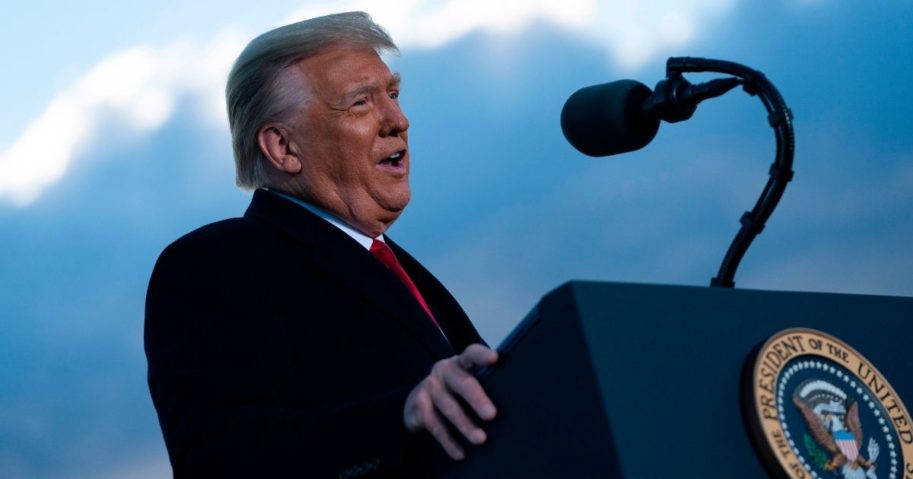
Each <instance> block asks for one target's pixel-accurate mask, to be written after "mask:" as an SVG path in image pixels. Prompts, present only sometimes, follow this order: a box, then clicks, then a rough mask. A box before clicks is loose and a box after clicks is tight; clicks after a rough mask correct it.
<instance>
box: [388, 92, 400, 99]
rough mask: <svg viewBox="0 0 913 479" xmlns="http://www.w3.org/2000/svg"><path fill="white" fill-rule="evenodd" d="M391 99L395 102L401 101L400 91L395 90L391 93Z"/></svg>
mask: <svg viewBox="0 0 913 479" xmlns="http://www.w3.org/2000/svg"><path fill="white" fill-rule="evenodd" d="M390 98H391V99H393V100H399V90H393V91H391V92H390Z"/></svg>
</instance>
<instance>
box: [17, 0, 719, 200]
mask: <svg viewBox="0 0 913 479" xmlns="http://www.w3.org/2000/svg"><path fill="white" fill-rule="evenodd" d="M734 1H735V0H684V1H676V0H652V1H644V2H630V1H627V0H613V1H603V2H600V1H597V0H564V1H562V2H553V1H542V0H537V1H530V0H500V1H491V0H459V1H457V0H449V1H436V2H430V1H425V0H402V1H399V2H387V3H384V5H383V8H378V7H377V4H376V2H368V1H366V0H350V1H342V2H339V1H323V2H312V3H310V4H309V5H308V6H306V7H304V8H302V9H300V10H298V11H296V12H295V13H294V14H292V15H291V16H290V17H288V18H287V19H286V22H290V21H296V20H301V19H304V18H310V17H313V16H317V15H322V14H326V13H330V12H338V11H345V10H365V11H368V12H370V13H372V15H373V16H374V18H375V20H376V21H377V22H378V23H380V24H381V25H384V26H385V27H387V28H388V29H389V30H390V31H391V33H392V34H393V36H394V38H395V39H396V40H397V42H398V43H399V44H400V45H401V47H402V48H404V49H410V48H420V49H432V48H437V47H440V46H442V45H444V44H446V43H448V42H452V41H454V40H456V39H458V38H460V37H462V36H464V35H466V34H467V33H470V32H472V31H476V30H486V31H493V32H501V33H510V32H515V31H518V30H521V29H522V28H524V27H526V26H528V25H529V24H530V23H531V22H533V21H543V22H549V23H551V24H554V25H557V26H559V27H562V28H566V29H568V30H571V31H574V32H578V33H579V34H580V35H583V36H584V37H585V38H587V39H588V40H589V41H591V42H593V43H595V44H598V45H601V46H603V47H605V49H606V51H607V54H608V56H609V57H610V58H611V59H612V60H613V61H614V62H615V63H616V64H617V65H618V66H620V67H622V68H627V69H632V68H636V67H639V66H640V65H643V64H644V62H646V61H648V60H649V59H651V58H653V57H655V56H656V55H659V54H661V53H663V52H664V50H666V49H669V48H673V47H677V46H681V45H683V44H685V43H687V42H689V41H691V40H692V39H693V38H694V37H695V35H696V33H695V32H697V31H699V30H700V29H699V28H697V25H698V24H699V23H700V22H703V21H707V20H710V19H712V18H714V17H718V16H720V15H722V14H724V13H726V12H727V11H728V10H729V9H730V8H731V7H732V4H733V3H734ZM658 12H662V13H658ZM286 22H283V23H286ZM246 38H248V37H247V36H246V35H243V34H241V33H240V32H238V31H236V30H232V29H227V30H224V31H222V32H221V33H219V34H218V35H216V36H215V38H213V39H212V40H211V41H210V42H208V43H205V44H203V43H200V42H198V41H195V40H179V41H176V42H173V43H171V44H169V45H166V46H164V47H150V46H136V47H132V48H128V49H126V50H123V51H120V52H116V53H114V54H112V55H110V56H108V57H107V58H105V59H103V60H101V61H100V62H99V63H98V64H97V65H96V66H95V67H94V68H93V69H92V70H91V71H89V72H88V73H86V74H85V75H83V76H82V77H81V78H80V79H79V80H77V81H76V82H75V83H74V84H73V85H71V86H69V87H68V88H66V89H64V90H63V91H61V92H60V93H58V94H57V95H56V96H55V97H54V98H53V99H52V100H51V102H50V104H49V105H48V107H47V108H46V109H45V110H44V112H42V113H41V114H40V115H38V117H37V118H36V119H35V120H34V121H33V122H32V123H31V124H29V125H28V126H27V128H26V129H25V131H24V132H23V133H22V135H21V136H20V137H19V138H18V139H17V140H15V141H14V142H13V144H12V145H11V146H9V147H8V148H6V149H4V150H2V152H0V201H10V202H12V203H13V204H16V205H20V206H23V205H27V204H29V203H31V202H32V201H34V200H35V199H37V198H38V197H39V195H40V194H41V192H42V191H43V190H44V189H45V188H47V187H48V186H50V185H52V184H54V183H55V182H56V181H58V180H60V178H62V177H63V175H64V174H65V173H66V171H67V169H68V168H69V166H70V164H71V163H72V161H73V158H74V157H76V156H77V155H78V154H79V153H80V152H81V151H84V150H85V149H86V148H87V146H88V145H89V144H90V143H92V142H98V141H105V139H106V138H105V135H111V134H115V133H116V132H117V130H113V129H111V128H109V127H111V126H112V125H117V126H118V127H124V128H126V129H127V131H134V132H140V133H142V132H148V131H151V130H154V129H156V128H158V127H160V126H161V125H162V124H163V123H164V122H166V121H167V120H168V119H169V118H170V117H171V114H172V112H173V110H174V108H175V105H176V104H177V102H178V101H180V99H181V97H182V96H183V95H188V94H189V95H191V96H193V97H195V98H196V99H197V100H199V101H198V103H199V104H201V105H203V106H204V110H205V111H206V112H207V115H206V116H207V117H208V118H210V119H211V120H213V121H221V122H224V117H225V113H224V111H223V110H224V106H223V98H222V91H223V85H224V80H225V76H226V74H227V71H228V69H229V68H230V65H231V62H232V61H233V59H234V58H235V57H236V56H237V54H238V53H239V52H240V50H241V48H242V47H243V45H244V42H245V39H246Z"/></svg>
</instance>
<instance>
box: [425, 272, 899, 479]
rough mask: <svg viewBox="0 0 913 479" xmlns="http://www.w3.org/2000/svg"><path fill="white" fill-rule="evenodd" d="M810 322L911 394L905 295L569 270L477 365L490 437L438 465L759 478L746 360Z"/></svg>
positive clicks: (504, 474)
mask: <svg viewBox="0 0 913 479" xmlns="http://www.w3.org/2000/svg"><path fill="white" fill-rule="evenodd" d="M791 327H807V328H814V329H817V330H821V331H824V332H827V333H830V334H832V335H834V336H836V337H839V338H841V339H843V340H845V341H847V342H848V343H851V344H852V345H853V347H855V349H856V350H857V351H858V352H859V353H861V354H862V355H864V356H865V357H866V358H868V359H869V360H870V361H871V362H872V363H873V364H875V365H877V367H878V369H880V371H881V373H882V374H883V375H884V377H885V378H887V379H888V381H890V383H891V384H892V385H893V387H894V389H895V390H896V392H897V394H898V395H899V396H900V397H901V398H909V399H908V401H910V400H913V354H911V346H913V298H900V297H886V296H866V295H846V294H823V293H795V292H772V291H752V290H743V289H721V288H701V287H684V286H660V285H639V284H622V283H595V282H571V283H567V284H565V285H563V286H561V287H559V288H558V289H556V290H554V291H552V292H551V293H549V294H548V295H546V296H545V297H544V298H543V299H542V300H541V301H540V302H539V304H538V305H537V306H536V307H535V308H534V309H533V311H532V312H531V313H530V314H529V315H528V316H527V318H526V319H524V321H523V322H522V323H521V324H520V325H519V326H518V327H517V328H516V330H514V332H513V333H511V335H510V336H509V337H508V338H507V339H506V340H505V341H504V343H503V344H502V345H501V346H500V347H499V350H500V351H501V353H502V360H501V362H500V364H499V365H497V366H496V367H495V368H492V369H491V370H488V371H484V372H482V374H481V377H482V382H483V385H484V387H485V388H486V390H487V391H488V392H489V394H490V395H491V397H492V399H493V400H494V401H495V403H496V404H497V405H498V407H499V417H498V418H497V419H496V420H495V421H493V422H492V423H490V424H488V425H487V427H486V429H487V430H488V432H489V442H488V443H487V444H486V445H484V446H483V447H480V448H470V450H469V456H468V457H467V459H466V460H465V461H462V462H460V463H456V462H453V461H450V460H449V459H446V458H445V457H443V455H442V456H441V458H440V460H439V466H440V467H439V469H438V470H437V471H436V475H435V477H440V478H489V477H490V478H512V477H522V478H565V477H573V478H606V477H625V478H654V477H689V478H690V477H695V478H697V477H701V478H705V477H706V478H714V477H719V478H734V477H738V478H765V477H769V476H768V474H769V473H768V471H767V470H766V469H765V466H764V465H763V463H762V461H761V459H760V457H759V455H758V453H757V452H756V449H755V447H754V445H753V444H752V441H751V438H750V434H749V431H748V428H747V427H746V417H745V413H744V411H743V410H742V406H743V405H742V401H743V395H744V391H743V387H744V384H743V381H744V368H745V366H746V361H748V360H749V358H750V357H751V356H752V353H753V351H754V350H756V348H757V347H758V346H759V345H760V344H761V343H762V342H764V341H765V340H766V339H767V338H768V337H769V336H771V335H772V334H774V333H776V332H778V331H780V330H783V329H786V328H791Z"/></svg>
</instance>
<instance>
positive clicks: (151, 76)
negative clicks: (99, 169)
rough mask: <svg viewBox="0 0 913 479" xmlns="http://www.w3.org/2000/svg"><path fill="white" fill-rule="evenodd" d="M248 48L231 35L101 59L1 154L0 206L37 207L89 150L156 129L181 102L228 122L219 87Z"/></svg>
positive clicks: (227, 32)
mask: <svg viewBox="0 0 913 479" xmlns="http://www.w3.org/2000/svg"><path fill="white" fill-rule="evenodd" d="M243 41H244V37H243V36H242V35H241V34H239V33H237V32H236V31H234V30H230V29H229V30H224V31H223V32H221V33H220V34H218V35H216V36H215V37H214V38H213V39H212V40H211V41H210V42H209V43H207V44H200V43H198V42H195V41H192V40H178V41H175V42H173V43H171V44H169V45H166V46H164V47H160V48H153V47H149V46H136V47H133V48H129V49H126V50H123V51H120V52H117V53H115V54H112V55H110V56H109V57H107V58H105V59H103V60H102V61H100V62H99V63H98V64H97V65H95V67H94V68H92V69H91V70H90V71H89V72H88V73H86V74H85V75H83V76H82V77H81V78H79V79H78V80H77V81H76V82H75V83H74V84H72V85H71V86H69V87H68V88H66V89H64V90H63V91H61V92H60V93H58V94H57V95H56V96H55V97H54V99H53V100H51V102H50V104H49V105H48V107H47V108H46V109H45V110H44V112H42V113H41V115H39V116H38V118H37V119H36V120H34V121H33V122H32V123H31V124H29V125H28V126H27V127H26V129H25V132H24V133H23V134H22V135H21V136H20V137H19V138H18V139H17V140H16V141H15V142H14V143H13V144H12V146H10V147H9V148H8V149H6V150H5V151H3V152H2V153H0V200H9V201H11V202H13V203H14V204H17V205H26V204H28V203H30V202H32V201H34V200H35V199H36V198H37V197H38V196H39V195H40V194H41V192H42V190H44V189H45V188H47V187H48V186H49V185H51V184H53V183H54V182H56V181H58V180H59V179H60V178H61V177H62V176H63V175H64V173H65V172H66V171H67V168H68V167H69V166H70V163H71V162H72V161H73V158H74V157H75V156H76V155H78V154H79V153H80V152H81V151H83V150H84V149H86V148H87V147H88V146H89V145H90V144H91V143H93V142H100V141H102V142H103V141H105V140H106V135H110V134H115V133H117V132H119V130H118V129H119V128H124V129H125V130H126V131H132V132H140V133H142V132H148V131H151V130H154V129H157V128H158V127H160V126H161V125H162V124H163V123H165V122H166V121H167V120H168V119H169V118H170V117H171V114H172V112H173V110H174V107H175V105H176V103H177V102H178V101H179V99H180V97H181V96H182V95H191V96H193V97H194V98H196V99H197V100H198V101H197V103H198V104H200V105H202V106H203V110H204V113H205V116H206V117H207V118H209V119H211V120H213V121H224V117H225V113H224V106H223V104H224V103H223V96H222V91H223V90H222V88H221V87H220V85H221V84H223V83H224V77H225V75H226V74H227V71H228V68H229V67H230V65H231V62H232V61H233V59H234V58H235V57H236V56H237V54H238V52H239V51H240V50H241V48H242V47H243Z"/></svg>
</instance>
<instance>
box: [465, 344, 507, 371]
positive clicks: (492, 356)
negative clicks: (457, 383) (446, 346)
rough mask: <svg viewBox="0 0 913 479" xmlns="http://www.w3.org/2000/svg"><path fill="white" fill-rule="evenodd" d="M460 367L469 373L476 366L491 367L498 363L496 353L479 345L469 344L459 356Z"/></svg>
mask: <svg viewBox="0 0 913 479" xmlns="http://www.w3.org/2000/svg"><path fill="white" fill-rule="evenodd" d="M457 361H459V363H460V367H462V368H463V369H465V370H467V371H469V370H471V369H472V368H474V367H477V366H491V365H492V364H494V363H496V362H497V361H498V353H497V352H496V351H494V350H492V349H490V348H487V347H485V346H482V345H481V344H470V345H469V346H468V347H467V348H466V349H465V350H463V352H462V353H460V355H459V356H457Z"/></svg>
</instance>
